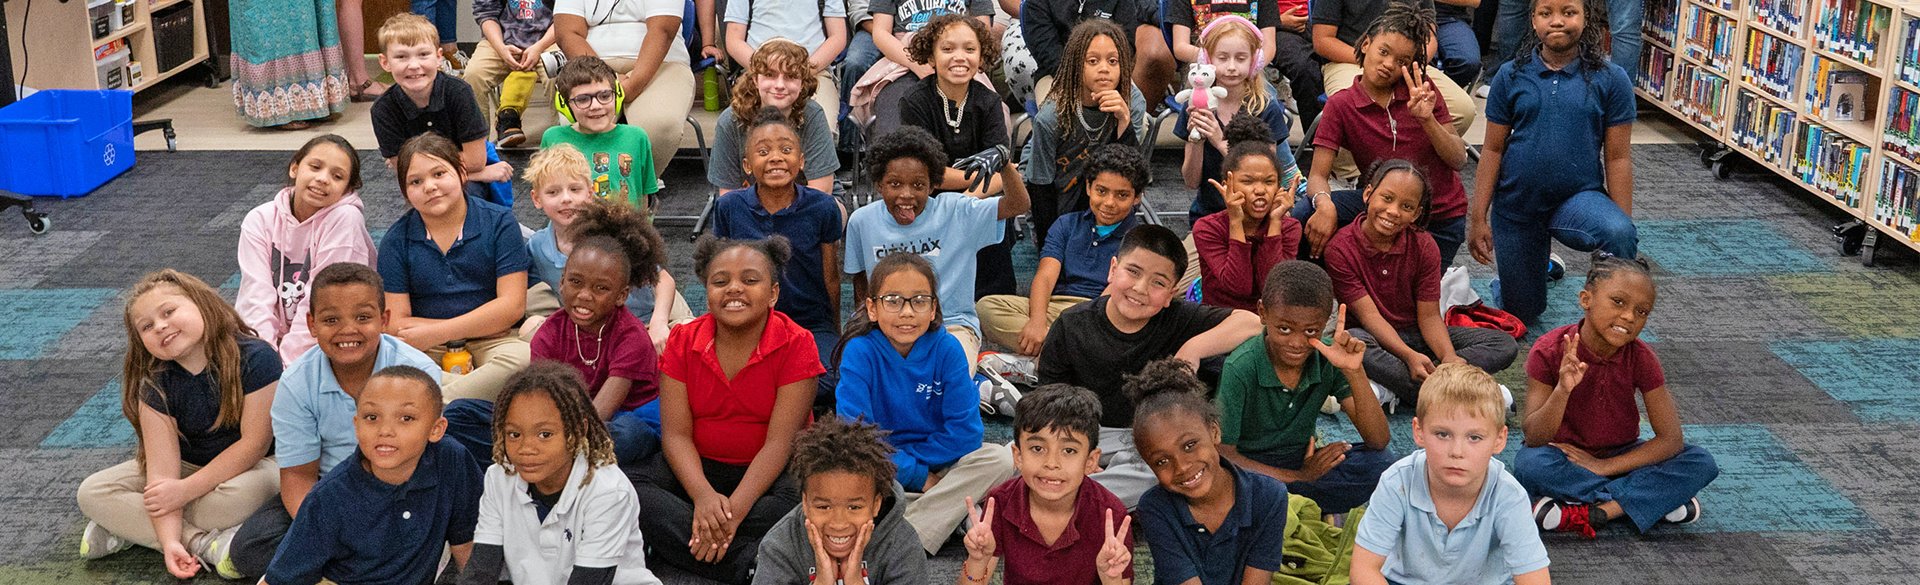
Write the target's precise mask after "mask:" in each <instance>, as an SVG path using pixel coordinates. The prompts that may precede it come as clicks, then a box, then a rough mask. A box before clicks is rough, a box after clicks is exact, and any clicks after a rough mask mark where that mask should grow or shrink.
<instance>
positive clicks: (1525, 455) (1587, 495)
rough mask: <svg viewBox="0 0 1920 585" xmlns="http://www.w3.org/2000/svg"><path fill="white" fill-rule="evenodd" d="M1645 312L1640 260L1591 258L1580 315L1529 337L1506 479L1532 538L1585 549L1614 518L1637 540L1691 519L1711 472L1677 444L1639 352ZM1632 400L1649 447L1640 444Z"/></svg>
mask: <svg viewBox="0 0 1920 585" xmlns="http://www.w3.org/2000/svg"><path fill="white" fill-rule="evenodd" d="M1653 302H1654V288H1653V275H1651V274H1649V273H1648V272H1647V266H1646V264H1644V263H1643V261H1640V260H1623V259H1620V258H1614V257H1612V256H1607V255H1605V254H1604V253H1599V254H1596V257H1595V258H1594V262H1593V268H1592V269H1591V270H1589V271H1587V285H1586V288H1583V289H1581V290H1580V308H1581V309H1584V310H1585V311H1586V316H1585V317H1584V318H1582V319H1581V320H1580V322H1579V323H1575V324H1572V325H1567V326H1565V327H1561V328H1558V329H1554V330H1552V331H1548V332H1547V333H1546V334H1545V335H1542V336H1540V341H1537V342H1535V343H1534V344H1533V351H1532V352H1530V353H1529V354H1528V355H1527V414H1526V417H1525V419H1524V421H1525V423H1524V426H1523V427H1522V428H1523V429H1524V430H1525V431H1526V448H1524V449H1521V450H1520V454H1519V455H1517V456H1515V457H1514V460H1513V470H1514V475H1516V476H1518V477H1519V478H1520V485H1523V486H1526V487H1527V493H1529V494H1533V496H1534V497H1536V498H1539V499H1538V500H1536V501H1535V502H1534V505H1533V517H1534V520H1535V521H1537V522H1538V523H1539V524H1540V528H1541V529H1544V530H1553V531H1559V532H1574V533H1578V534H1580V535H1582V536H1585V537H1587V538H1593V537H1594V530H1595V528H1597V527H1599V526H1604V525H1606V523H1607V522H1608V521H1609V520H1617V519H1620V518H1621V517H1623V516H1624V517H1625V519H1626V520H1628V521H1629V522H1631V523H1633V526H1634V528H1637V529H1639V530H1640V532H1642V533H1645V532H1646V531H1648V530H1651V529H1653V525H1654V524H1657V523H1660V522H1670V523H1674V524H1687V523H1691V522H1693V521H1695V520H1699V519H1700V500H1699V499H1698V498H1696V497H1694V496H1695V495H1697V494H1699V493H1700V490H1701V489H1704V488H1706V487H1707V484H1709V483H1712V482H1713V479H1714V478H1715V477H1718V476H1719V475H1720V467H1719V466H1718V465H1716V464H1715V463H1714V461H1713V455H1711V454H1708V453H1707V450H1706V449H1702V448H1700V447H1698V446H1695V445H1689V444H1687V442H1686V437H1685V436H1684V435H1683V434H1682V433H1683V431H1682V430H1681V429H1680V409H1679V407H1678V406H1676V405H1675V404H1674V401H1673V393H1671V392H1669V391H1668V390H1667V379H1666V374H1665V373H1664V372H1662V371H1661V369H1660V358H1658V357H1655V356H1654V355H1653V348H1651V347H1648V346H1647V343H1646V342H1644V341H1640V330H1641V329H1642V328H1644V327H1646V326H1647V317H1648V316H1649V315H1651V314H1653ZM1636 397H1637V398H1638V399H1639V401H1640V402H1644V403H1645V404H1646V418H1647V422H1648V424H1650V425H1651V426H1652V427H1653V439H1652V440H1649V441H1643V440H1641V439H1640V413H1639V412H1638V409H1636V408H1635V404H1634V403H1635V398H1636Z"/></svg>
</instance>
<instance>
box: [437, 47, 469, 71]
mask: <svg viewBox="0 0 1920 585" xmlns="http://www.w3.org/2000/svg"><path fill="white" fill-rule="evenodd" d="M440 57H441V58H440V70H441V71H445V72H447V75H453V76H459V75H460V73H461V72H464V71H466V70H467V52H466V51H454V52H452V53H448V52H445V51H442V52H441V53H440Z"/></svg>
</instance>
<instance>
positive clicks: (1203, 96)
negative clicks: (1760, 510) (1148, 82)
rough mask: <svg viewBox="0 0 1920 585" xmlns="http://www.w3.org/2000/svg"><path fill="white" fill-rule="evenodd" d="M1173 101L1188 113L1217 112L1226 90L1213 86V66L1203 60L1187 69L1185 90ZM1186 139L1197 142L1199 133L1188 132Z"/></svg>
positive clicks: (1225, 97)
mask: <svg viewBox="0 0 1920 585" xmlns="http://www.w3.org/2000/svg"><path fill="white" fill-rule="evenodd" d="M1173 99H1174V101H1177V102H1180V104H1181V105H1183V106H1186V108H1187V111H1189V112H1191V111H1193V110H1194V109H1195V108H1202V109H1206V110H1215V111H1217V110H1219V109H1220V100H1223V99H1227V88H1224V87H1218V86H1215V85H1214V84H1213V64H1211V63H1207V62H1206V61H1205V60H1204V58H1203V60H1202V61H1201V62H1199V63H1194V64H1193V66H1192V67H1190V68H1188V69H1187V89H1183V90H1180V93H1179V94H1177V95H1175V96H1174V97H1173ZM1187 139H1188V140H1192V141H1195V142H1198V141H1199V140H1200V131H1199V130H1192V131H1189V132H1188V133H1187Z"/></svg>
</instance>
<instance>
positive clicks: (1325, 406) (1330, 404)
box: [1320, 396, 1340, 414]
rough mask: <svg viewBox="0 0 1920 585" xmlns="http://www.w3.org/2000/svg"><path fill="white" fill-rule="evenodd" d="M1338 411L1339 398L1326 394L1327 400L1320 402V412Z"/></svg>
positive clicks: (1333, 412)
mask: <svg viewBox="0 0 1920 585" xmlns="http://www.w3.org/2000/svg"><path fill="white" fill-rule="evenodd" d="M1339 412H1340V400H1339V399H1336V398H1334V397H1332V396H1328V397H1327V401H1326V402H1323V403H1321V404H1320V414H1336V413H1339Z"/></svg>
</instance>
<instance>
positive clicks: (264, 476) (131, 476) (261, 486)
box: [76, 457, 280, 550]
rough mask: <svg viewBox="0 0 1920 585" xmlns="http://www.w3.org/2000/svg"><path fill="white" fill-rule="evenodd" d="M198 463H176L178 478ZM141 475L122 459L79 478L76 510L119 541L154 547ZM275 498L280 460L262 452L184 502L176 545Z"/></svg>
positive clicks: (157, 542)
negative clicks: (247, 465)
mask: <svg viewBox="0 0 1920 585" xmlns="http://www.w3.org/2000/svg"><path fill="white" fill-rule="evenodd" d="M199 470H200V466H198V465H194V464H191V463H185V462H182V463H181V464H180V477H183V478H184V477H187V476H189V475H193V473H194V472H196V471H199ZM146 487H147V476H146V474H145V473H141V471H140V463H139V462H138V461H134V460H128V461H127V462H125V463H121V464H119V465H115V466H113V467H108V468H106V469H102V470H100V471H98V472H96V473H94V474H93V475H90V476H87V479H86V480H84V481H81V482H80V491H79V494H78V495H77V496H76V499H77V500H79V503H80V513H81V514H85V515H86V517H87V519H88V520H92V521H94V523H96V524H99V525H100V527H101V528H105V529H107V532H110V533H112V534H113V535H114V536H118V537H120V539H121V540H125V541H127V542H130V543H133V544H137V545H140V546H144V547H147V548H151V549H154V550H159V549H160V538H159V536H157V535H155V534H154V532H153V519H152V518H150V517H148V516H147V508H146V503H145V493H144V492H145V491H146ZM278 497H280V464H279V463H276V462H275V461H274V459H273V457H262V458H260V462H259V463H255V464H254V465H253V468H252V469H248V470H246V471H244V472H241V473H240V475H236V476H234V477H233V479H229V480H227V481H226V482H225V483H222V484H220V486H219V487H215V488H213V491H211V492H207V495H204V496H200V499H198V500H194V501H193V502H191V503H189V504H187V507H186V508H185V509H184V510H182V514H183V516H184V517H185V518H184V520H183V521H182V522H181V524H180V544H181V545H182V546H187V545H188V543H191V542H193V541H194V539H197V538H200V537H202V536H204V535H206V533H208V532H212V531H215V530H223V529H227V528H232V527H235V526H239V525H240V523H241V522H245V521H246V520H247V517H248V516H251V515H253V512H254V510H258V509H260V506H261V505H263V504H266V503H267V499H268V498H278Z"/></svg>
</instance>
